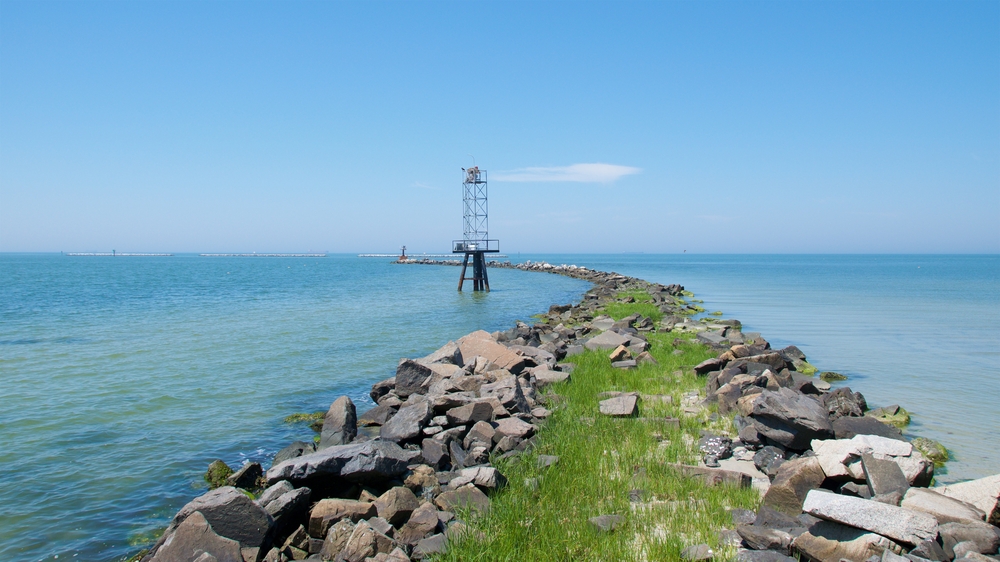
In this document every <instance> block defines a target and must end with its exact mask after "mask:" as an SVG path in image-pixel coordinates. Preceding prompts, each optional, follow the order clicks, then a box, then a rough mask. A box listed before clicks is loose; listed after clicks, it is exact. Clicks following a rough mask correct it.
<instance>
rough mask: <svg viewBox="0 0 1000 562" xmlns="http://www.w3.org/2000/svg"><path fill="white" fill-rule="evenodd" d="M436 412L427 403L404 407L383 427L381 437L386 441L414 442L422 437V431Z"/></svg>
mask: <svg viewBox="0 0 1000 562" xmlns="http://www.w3.org/2000/svg"><path fill="white" fill-rule="evenodd" d="M433 415H434V412H433V411H432V410H431V405H430V403H428V402H427V401H420V402H417V403H416V404H410V405H409V406H403V407H402V408H400V409H399V411H398V412H396V415H395V416H392V419H390V420H389V421H387V422H386V423H385V424H383V425H382V428H381V429H380V431H379V437H381V438H382V439H383V440H384V441H394V442H397V443H399V442H403V441H412V440H414V439H416V438H418V437H420V436H421V430H423V429H424V427H426V426H427V422H428V421H430V419H431V417H432V416H433Z"/></svg>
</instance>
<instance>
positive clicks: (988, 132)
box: [0, 0, 1000, 253]
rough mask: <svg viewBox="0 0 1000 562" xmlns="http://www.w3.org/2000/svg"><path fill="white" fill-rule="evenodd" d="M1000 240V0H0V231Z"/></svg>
mask: <svg viewBox="0 0 1000 562" xmlns="http://www.w3.org/2000/svg"><path fill="white" fill-rule="evenodd" d="M474 164H475V165H478V166H479V167H480V168H481V169H484V170H486V171H487V174H488V175H487V177H488V179H489V184H488V187H489V211H490V220H489V233H490V238H496V239H498V240H499V241H500V249H501V250H502V251H504V252H505V253H514V252H529V253H532V252H533V253H539V252H568V253H617V252H646V253H679V252H684V251H686V252H688V253H997V252H1000V2H996V1H995V0H990V1H985V2H973V1H954V2H951V1H949V2H888V1H885V2H863V1H853V2H709V1H705V2H666V1H664V2H620V1H616V2H596V1H593V2H420V1H417V2H229V1H220V2H183V1H170V2H153V1H148V2H118V1H113V2H94V1H88V0H76V1H73V2H51V1H38V2H23V1H14V0H0V251H2V252H43V251H44V252H59V251H66V252H72V251H110V250H111V249H116V250H117V251H119V252H127V251H132V252H251V251H256V252H306V251H325V252H392V251H397V250H398V248H399V247H400V246H402V245H406V246H407V248H408V250H409V251H410V252H411V253H413V252H441V251H447V250H448V249H449V248H450V243H451V240H453V239H457V238H461V235H462V185H461V182H462V178H463V174H462V171H461V169H462V168H464V167H469V166H471V165H474Z"/></svg>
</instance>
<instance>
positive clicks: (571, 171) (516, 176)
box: [490, 163, 642, 183]
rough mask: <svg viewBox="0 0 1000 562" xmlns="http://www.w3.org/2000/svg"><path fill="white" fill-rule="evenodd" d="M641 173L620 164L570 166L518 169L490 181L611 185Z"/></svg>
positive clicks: (500, 174)
mask: <svg viewBox="0 0 1000 562" xmlns="http://www.w3.org/2000/svg"><path fill="white" fill-rule="evenodd" d="M640 172H642V169H641V168H633V167H632V166H619V165H618V164H601V163H594V164H571V165H569V166H549V167H534V168H518V169H517V170H510V171H507V172H497V173H496V174H494V175H493V177H491V178H490V179H493V180H497V181H517V182H527V181H530V182H552V181H572V182H578V183H611V182H613V181H615V180H617V179H618V178H620V177H622V176H630V175H633V174H638V173H640Z"/></svg>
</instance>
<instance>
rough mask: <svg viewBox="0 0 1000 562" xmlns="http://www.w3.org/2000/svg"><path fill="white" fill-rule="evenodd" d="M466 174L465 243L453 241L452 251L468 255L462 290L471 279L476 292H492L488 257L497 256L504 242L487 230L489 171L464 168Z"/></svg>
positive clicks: (464, 201) (463, 186)
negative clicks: (487, 178) (469, 273)
mask: <svg viewBox="0 0 1000 562" xmlns="http://www.w3.org/2000/svg"><path fill="white" fill-rule="evenodd" d="M462 172H463V173H464V174H465V176H464V180H463V181H462V204H463V206H464V213H463V219H464V222H465V224H464V226H463V232H462V239H461V240H454V241H452V248H451V252H452V253H453V254H465V260H464V261H462V275H461V276H460V277H459V278H458V290H459V291H461V290H462V284H463V283H464V282H465V281H466V280H467V279H471V280H472V290H473V291H489V290H490V278H489V276H488V275H487V273H486V259H485V257H484V254H487V253H490V254H493V253H497V252H499V251H500V241H499V240H490V239H489V235H488V234H487V230H488V229H489V216H488V211H489V204H488V203H487V200H486V170H480V169H479V166H473V167H471V168H468V169H466V168H462ZM470 256H471V257H472V277H466V276H465V271H466V269H467V268H468V267H469V257H470Z"/></svg>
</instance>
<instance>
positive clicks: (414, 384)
mask: <svg viewBox="0 0 1000 562" xmlns="http://www.w3.org/2000/svg"><path fill="white" fill-rule="evenodd" d="M433 374H434V371H432V370H431V369H430V368H429V367H427V366H424V365H421V364H420V363H417V362H416V361H413V360H411V359H404V360H402V361H400V363H399V366H398V367H396V394H397V395H398V396H399V397H400V398H406V397H408V396H409V395H411V394H414V393H417V392H420V389H421V387H423V385H424V383H425V382H427V381H428V379H430V378H431V376H432V375H433Z"/></svg>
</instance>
